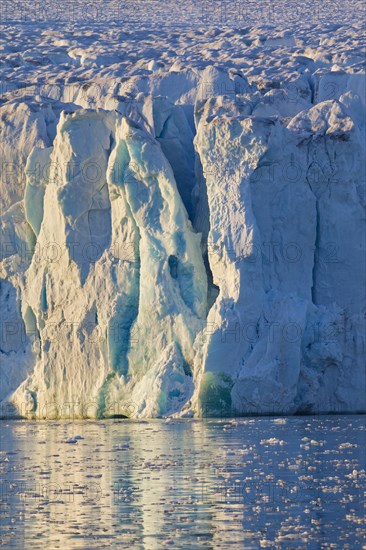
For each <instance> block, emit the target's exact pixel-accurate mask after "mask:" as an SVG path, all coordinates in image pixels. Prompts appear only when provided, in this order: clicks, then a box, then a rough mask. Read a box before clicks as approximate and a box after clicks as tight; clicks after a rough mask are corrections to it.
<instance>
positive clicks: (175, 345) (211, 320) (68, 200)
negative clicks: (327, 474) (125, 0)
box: [0, 66, 366, 418]
mask: <svg viewBox="0 0 366 550" xmlns="http://www.w3.org/2000/svg"><path fill="white" fill-rule="evenodd" d="M334 81H335V82H336V83H337V94H336V97H334V98H333V99H332V100H329V99H327V93H328V91H329V82H331V83H332V82H334ZM293 86H294V87H295V89H296V92H297V96H296V101H293V99H292V98H291V97H290V92H291V90H292V93H293V89H294V88H291V86H288V85H286V86H284V87H282V88H278V87H274V88H271V87H269V88H268V87H263V86H257V85H256V84H253V83H249V81H248V80H247V79H246V78H245V77H244V76H243V75H241V74H239V73H238V72H235V71H226V70H223V69H220V70H219V69H217V68H214V67H212V66H209V67H207V68H206V69H204V70H202V71H200V70H198V69H187V70H186V71H182V70H181V71H174V70H171V71H167V72H164V71H162V73H161V74H160V75H159V78H152V77H151V78H150V77H149V76H148V75H147V76H143V77H141V76H139V77H131V79H130V80H129V81H127V82H124V83H123V85H120V86H117V88H118V90H117V92H116V94H114V96H113V98H112V99H111V98H109V97H103V96H100V95H98V97H94V98H93V108H88V107H90V98H89V101H88V103H87V104H86V103H85V95H78V93H75V94H74V96H73V97H72V98H68V99H67V98H66V97H59V98H58V99H57V100H55V99H53V98H51V97H49V98H48V99H47V100H44V98H43V101H37V100H32V101H22V100H19V99H17V98H15V99H13V100H11V101H9V102H7V103H5V105H3V106H2V107H1V108H0V111H1V116H2V124H3V127H4V131H3V133H2V136H3V139H2V154H3V158H5V159H6V162H7V164H6V166H7V168H6V170H2V174H1V186H2V191H3V193H2V212H3V214H2V216H1V222H0V228H1V239H2V262H1V283H0V284H1V286H0V300H1V316H2V318H1V321H2V336H1V346H0V348H1V349H0V353H1V363H0V369H1V373H0V376H1V384H0V400H1V403H2V407H3V408H2V411H6V414H10V411H12V414H14V415H21V416H27V417H29V416H30V417H40V418H43V417H46V418H47V417H48V418H49V417H51V416H52V415H56V416H64V417H68V416H69V415H70V414H72V415H73V416H76V417H96V416H104V417H108V416H115V415H122V416H136V417H156V416H166V415H171V414H178V415H193V414H194V415H204V414H210V415H211V414H212V415H220V414H223V413H225V414H249V413H250V414H252V413H255V414H257V413H258V414H268V413H286V414H292V413H298V412H301V413H312V412H340V411H344V412H346V411H365V410H366V404H365V399H366V397H365V396H366V391H365V390H366V381H365V365H364V359H365V318H364V313H365V309H364V308H365V250H366V247H365V193H364V189H365V173H364V164H363V150H364V145H365V137H364V136H365V134H364V132H365V126H364V120H365V102H364V97H365V96H364V94H363V89H364V75H357V74H354V75H352V74H350V75H347V74H344V73H341V74H338V73H337V72H335V73H334V74H333V73H331V72H328V73H327V72H325V73H324V74H321V75H320V76H319V75H318V74H317V75H313V76H309V75H307V76H304V75H303V76H301V77H299V78H297V79H296V80H295V81H294V82H293Z"/></svg>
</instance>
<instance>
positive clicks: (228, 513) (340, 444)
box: [0, 416, 366, 550]
mask: <svg viewBox="0 0 366 550" xmlns="http://www.w3.org/2000/svg"><path fill="white" fill-rule="evenodd" d="M365 418H366V417H365V416H314V417H286V418H268V417H267V418H258V417H257V418H241V419H203V420H170V419H169V420H153V421H133V420H108V421H54V422H50V421H48V422H29V421H12V422H9V421H2V422H1V423H0V429H1V439H0V449H1V454H0V487H1V493H0V506H1V507H0V510H1V514H0V534H1V545H2V546H3V547H5V548H32V549H37V548H43V549H51V548H52V549H55V548H63V549H72V548H85V549H89V548H98V549H99V548H110V547H112V548H127V549H130V548H131V549H133V548H136V549H149V550H150V549H155V548H156V549H160V548H165V547H166V548H174V549H175V548H186V549H194V548H235V549H237V548H248V549H249V548H275V549H277V548H279V549H292V548H293V549H295V548H296V549H302V548H304V549H305V548H306V549H307V548H314V549H315V548H324V549H328V548H342V549H343V548H349V549H351V550H355V549H358V548H360V549H362V548H366V546H365V545H366V520H365V517H366V514H365V491H366V472H365V470H366V465H365Z"/></svg>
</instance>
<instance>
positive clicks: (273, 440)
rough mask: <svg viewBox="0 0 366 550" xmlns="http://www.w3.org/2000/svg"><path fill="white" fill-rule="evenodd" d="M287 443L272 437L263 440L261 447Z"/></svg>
mask: <svg viewBox="0 0 366 550" xmlns="http://www.w3.org/2000/svg"><path fill="white" fill-rule="evenodd" d="M285 444H286V442H285V441H283V440H282V439H277V437H271V438H270V439H261V445H285Z"/></svg>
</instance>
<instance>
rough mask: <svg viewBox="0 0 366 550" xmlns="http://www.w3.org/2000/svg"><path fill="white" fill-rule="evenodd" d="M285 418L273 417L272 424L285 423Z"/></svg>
mask: <svg viewBox="0 0 366 550" xmlns="http://www.w3.org/2000/svg"><path fill="white" fill-rule="evenodd" d="M286 422H287V420H286V418H275V419H274V420H273V424H286Z"/></svg>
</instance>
